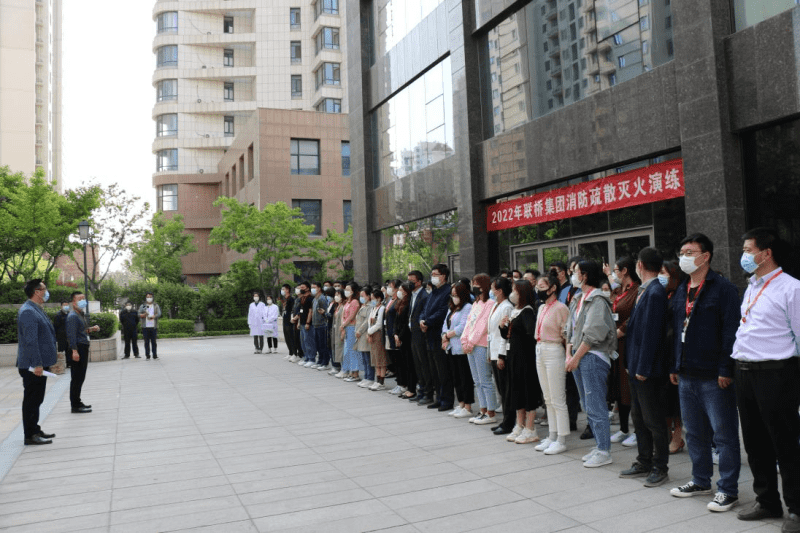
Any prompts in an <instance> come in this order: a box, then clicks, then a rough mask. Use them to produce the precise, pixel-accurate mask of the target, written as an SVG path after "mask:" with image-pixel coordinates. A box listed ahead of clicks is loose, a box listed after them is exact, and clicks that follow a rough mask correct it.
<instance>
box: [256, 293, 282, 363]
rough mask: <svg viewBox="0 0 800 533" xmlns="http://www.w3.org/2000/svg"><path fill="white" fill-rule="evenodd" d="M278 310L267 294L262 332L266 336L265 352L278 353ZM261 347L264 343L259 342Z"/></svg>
mask: <svg viewBox="0 0 800 533" xmlns="http://www.w3.org/2000/svg"><path fill="white" fill-rule="evenodd" d="M279 314H280V310H279V309H278V306H277V305H275V302H273V301H272V296H267V307H266V310H265V316H264V323H265V326H264V330H265V331H264V334H265V335H266V336H267V348H268V349H269V351H268V352H267V353H278V315H279ZM261 346H262V348H263V346H264V343H263V342H262V343H261Z"/></svg>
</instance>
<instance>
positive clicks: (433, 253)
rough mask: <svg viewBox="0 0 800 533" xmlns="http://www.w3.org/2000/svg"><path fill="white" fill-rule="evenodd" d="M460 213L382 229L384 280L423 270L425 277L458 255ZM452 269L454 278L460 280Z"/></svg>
mask: <svg viewBox="0 0 800 533" xmlns="http://www.w3.org/2000/svg"><path fill="white" fill-rule="evenodd" d="M459 251H460V244H459V239H458V212H457V211H447V212H445V213H442V214H440V215H435V216H432V217H428V218H423V219H420V220H416V221H414V222H408V223H406V224H400V225H399V226H393V227H391V228H387V229H385V230H383V231H382V232H381V266H382V270H383V275H382V276H381V277H382V279H395V278H401V279H405V277H406V274H408V272H409V270H419V271H420V272H422V273H423V275H424V276H425V277H427V276H428V274H430V271H431V268H432V267H433V265H435V264H436V263H445V264H446V263H448V259H449V258H450V257H451V256H453V255H455V254H458V253H459ZM457 275H458V273H457V272H451V279H454V278H455V279H457Z"/></svg>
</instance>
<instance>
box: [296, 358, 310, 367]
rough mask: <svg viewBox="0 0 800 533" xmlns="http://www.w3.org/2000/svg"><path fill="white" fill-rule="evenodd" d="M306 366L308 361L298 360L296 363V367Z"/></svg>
mask: <svg viewBox="0 0 800 533" xmlns="http://www.w3.org/2000/svg"><path fill="white" fill-rule="evenodd" d="M307 364H308V361H306V360H305V359H300V360H299V361H297V366H306V365H307Z"/></svg>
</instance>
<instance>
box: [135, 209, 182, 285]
mask: <svg viewBox="0 0 800 533" xmlns="http://www.w3.org/2000/svg"><path fill="white" fill-rule="evenodd" d="M150 225H151V229H149V230H145V231H144V234H143V235H142V240H141V242H138V243H135V244H132V245H131V252H132V253H133V257H132V258H131V260H130V262H129V267H130V269H131V270H133V271H134V272H136V273H137V274H139V275H140V276H142V279H144V280H149V279H157V280H158V281H159V282H160V283H180V282H181V257H183V256H185V255H187V254H190V253H192V252H196V251H197V247H196V246H195V245H194V244H193V242H192V241H193V240H194V236H193V235H190V234H188V233H184V229H185V226H184V224H183V215H175V216H174V217H172V218H167V217H165V216H164V213H162V212H160V211H159V212H157V213H156V214H155V215H153V219H152V221H151V223H150Z"/></svg>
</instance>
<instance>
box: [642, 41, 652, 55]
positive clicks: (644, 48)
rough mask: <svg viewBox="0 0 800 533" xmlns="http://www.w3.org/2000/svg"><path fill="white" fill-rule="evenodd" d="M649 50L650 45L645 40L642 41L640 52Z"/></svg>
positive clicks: (644, 52)
mask: <svg viewBox="0 0 800 533" xmlns="http://www.w3.org/2000/svg"><path fill="white" fill-rule="evenodd" d="M649 50H650V46H649V45H648V43H647V41H642V53H643V54H646V53H647V52H648V51H649Z"/></svg>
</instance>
